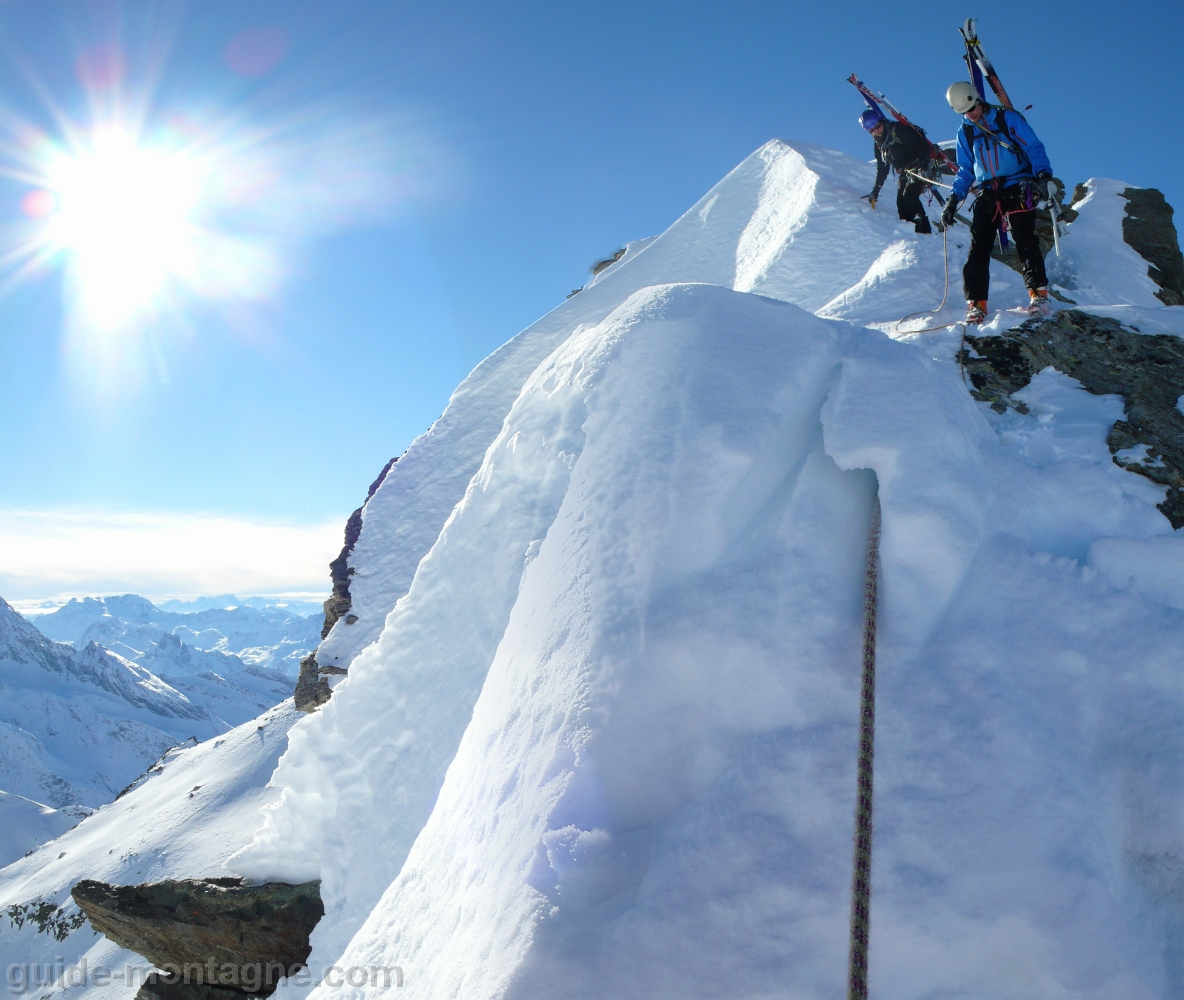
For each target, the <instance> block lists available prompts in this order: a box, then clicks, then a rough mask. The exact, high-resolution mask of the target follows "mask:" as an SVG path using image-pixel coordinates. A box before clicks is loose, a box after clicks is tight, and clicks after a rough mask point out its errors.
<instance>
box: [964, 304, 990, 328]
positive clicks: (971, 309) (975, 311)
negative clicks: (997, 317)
mask: <svg viewBox="0 0 1184 1000" xmlns="http://www.w3.org/2000/svg"><path fill="white" fill-rule="evenodd" d="M986 318H987V300H986V299H970V300H969V301H967V303H966V322H967V323H981V322H982V321H983V320H984V319H986Z"/></svg>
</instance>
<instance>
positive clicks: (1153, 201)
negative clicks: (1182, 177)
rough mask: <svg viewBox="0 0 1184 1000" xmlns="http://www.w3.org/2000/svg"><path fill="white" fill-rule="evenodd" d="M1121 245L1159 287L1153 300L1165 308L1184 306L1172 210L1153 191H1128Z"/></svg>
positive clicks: (1183, 271)
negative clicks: (1144, 263) (1142, 262)
mask: <svg viewBox="0 0 1184 1000" xmlns="http://www.w3.org/2000/svg"><path fill="white" fill-rule="evenodd" d="M1122 197H1123V198H1125V199H1126V217H1125V218H1124V219H1123V220H1122V238H1123V241H1124V242H1125V243H1126V244H1127V245H1128V246H1129V247H1130V248H1131V249H1132V250H1134V251H1135V253H1137V254H1138V255H1139V256H1140V257H1142V258H1143V259H1144V260H1145V261H1147V264H1148V265H1149V266H1148V268H1147V276H1148V277H1149V278H1150V279H1151V280H1152V281H1154V282H1155V283H1156V284H1157V285H1159V291H1158V292H1156V293H1155V297H1156V298H1157V299H1159V300H1160V301H1161V302H1162V303H1163V304H1164V305H1165V306H1179V305H1184V254H1181V252H1180V240H1179V236H1178V235H1177V233H1176V225H1175V223H1174V222H1172V215H1173V211H1172V206H1171V205H1169V204H1168V203H1167V201H1166V199H1165V198H1164V196H1163V192H1161V191H1158V190H1156V189H1155V188H1127V189H1126V190H1125V191H1123V192H1122Z"/></svg>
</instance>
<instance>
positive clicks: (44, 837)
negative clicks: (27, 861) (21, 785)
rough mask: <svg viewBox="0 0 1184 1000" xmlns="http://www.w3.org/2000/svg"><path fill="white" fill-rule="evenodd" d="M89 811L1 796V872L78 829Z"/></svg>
mask: <svg viewBox="0 0 1184 1000" xmlns="http://www.w3.org/2000/svg"><path fill="white" fill-rule="evenodd" d="M88 811H89V810H81V809H79V807H77V806H74V807H72V808H68V809H51V808H50V807H49V806H46V805H42V804H41V803H40V802H34V801H33V800H32V799H26V798H25V797H24V796H21V795H13V794H11V793H10V792H0V868H3V867H4V866H5V865H9V864H11V863H12V862H13V861H15V860H16V859H17V858H19V857H21V856H22V855H24V854H27V853H28V852H30V851H32V850H34V849H35V848H37V847H38V846H40V845H41V844H44V843H45V842H46V841H49V840H53V839H54V838H55V837H60V836H61V835H62V834H63V833H65V832H66V831H67V830H69V829H70V828H71V827H74V826H77V825H78V823H79V822H80V821H81V820H83V819H84V818H85V817H86V815H87V812H88Z"/></svg>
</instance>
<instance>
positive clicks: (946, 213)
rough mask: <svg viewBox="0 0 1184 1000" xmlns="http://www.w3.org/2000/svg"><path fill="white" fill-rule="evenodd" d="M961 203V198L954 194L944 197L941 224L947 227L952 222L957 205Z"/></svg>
mask: <svg viewBox="0 0 1184 1000" xmlns="http://www.w3.org/2000/svg"><path fill="white" fill-rule="evenodd" d="M961 204H962V201H961V199H959V198H956V197H954V195H950V196H949V197H948V198H947V199H946V207H945V208H943V209H942V210H941V223H942V225H943V226H946V227H947V228H948V227H949V226H952V225H953V224H954V222H955V221H956V220H955V218H954V215H955V213H956V212H957V211H958V206H959V205H961Z"/></svg>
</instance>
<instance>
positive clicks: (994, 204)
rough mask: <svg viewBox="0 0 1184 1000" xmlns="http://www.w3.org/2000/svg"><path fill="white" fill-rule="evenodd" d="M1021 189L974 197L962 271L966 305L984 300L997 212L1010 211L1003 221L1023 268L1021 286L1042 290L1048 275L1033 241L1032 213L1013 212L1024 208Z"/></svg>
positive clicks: (1036, 241) (1037, 242) (1033, 224)
mask: <svg viewBox="0 0 1184 1000" xmlns="http://www.w3.org/2000/svg"><path fill="white" fill-rule="evenodd" d="M1023 203H1024V193H1023V190H1022V188H1021V187H1020V186H1019V185H1017V186H1015V187H1009V188H1004V189H1003V190H1002V191H992V190H990V189H989V188H988V189H987V190H985V191H983V192H982V193H981V194H980V195H979V196H978V201H976V202H975V203H974V217H973V218H972V219H971V224H970V253H969V254H967V256H966V266H965V267H964V268H962V289H963V291H964V292H965V295H966V301H967V302H977V301H979V300H980V299H986V298H987V292H988V290H989V289H990V287H991V249H992V247H994V246H995V234H996V233H997V232H998V231H999V211H1000V208H1002V210H1003V211H1004V212H1014V213H1015V214H1014V215H1009V216H1008V219H1007V225H1008V229H1009V230H1010V232H1011V238H1012V239H1013V240H1015V250H1016V253H1017V254H1019V258H1020V263H1021V264H1022V265H1023V268H1024V284H1025V285H1027V286H1028V287H1029V288H1044V287H1045V286H1046V285H1047V284H1048V276H1047V275H1046V274H1045V272H1044V255H1043V254H1041V252H1040V240H1038V239H1037V238H1036V213H1035V211H1027V212H1024V211H1017V209H1022V208H1023V207H1024V204H1023Z"/></svg>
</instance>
